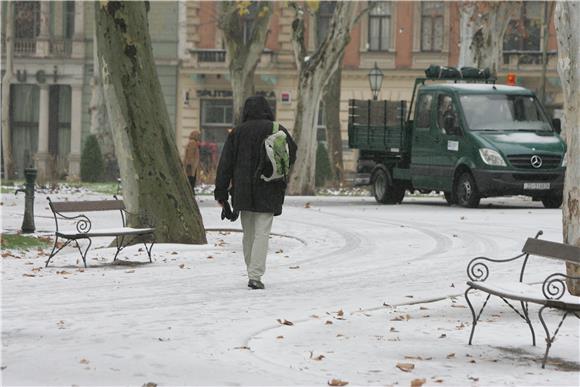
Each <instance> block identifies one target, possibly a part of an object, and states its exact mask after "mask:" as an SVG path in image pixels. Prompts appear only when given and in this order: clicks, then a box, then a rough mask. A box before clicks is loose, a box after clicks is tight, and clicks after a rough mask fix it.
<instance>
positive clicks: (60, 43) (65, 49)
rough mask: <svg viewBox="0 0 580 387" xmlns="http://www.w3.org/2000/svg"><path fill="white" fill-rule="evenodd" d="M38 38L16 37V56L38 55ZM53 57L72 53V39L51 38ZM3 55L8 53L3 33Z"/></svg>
mask: <svg viewBox="0 0 580 387" xmlns="http://www.w3.org/2000/svg"><path fill="white" fill-rule="evenodd" d="M36 43H37V39H24V38H16V39H14V51H13V52H14V56H15V57H33V56H36ZM48 43H49V47H50V54H49V56H51V57H56V58H67V57H70V56H71V53H72V40H70V39H63V38H51V39H50V40H48ZM2 55H6V37H5V36H4V35H2Z"/></svg>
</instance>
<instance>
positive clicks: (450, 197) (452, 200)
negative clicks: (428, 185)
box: [443, 192, 457, 206]
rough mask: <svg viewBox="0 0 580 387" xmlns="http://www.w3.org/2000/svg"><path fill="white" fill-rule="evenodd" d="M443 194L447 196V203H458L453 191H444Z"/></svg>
mask: <svg viewBox="0 0 580 387" xmlns="http://www.w3.org/2000/svg"><path fill="white" fill-rule="evenodd" d="M443 196H445V200H446V201H447V204H449V205H450V206H452V205H453V204H457V200H455V197H454V196H453V192H443Z"/></svg>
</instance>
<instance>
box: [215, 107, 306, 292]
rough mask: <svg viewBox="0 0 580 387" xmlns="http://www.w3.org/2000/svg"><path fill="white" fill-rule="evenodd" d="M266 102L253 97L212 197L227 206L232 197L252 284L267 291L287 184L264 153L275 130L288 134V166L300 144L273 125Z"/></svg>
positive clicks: (232, 135) (225, 154)
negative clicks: (274, 231) (275, 223)
mask: <svg viewBox="0 0 580 387" xmlns="http://www.w3.org/2000/svg"><path fill="white" fill-rule="evenodd" d="M273 121H274V115H273V114H272V111H271V109H270V106H269V105H268V101H266V99H265V98H264V97H262V96H254V97H250V98H248V99H247V100H246V102H245V104H244V111H243V115H242V123H241V124H240V125H238V126H237V127H236V128H234V129H232V131H231V132H230V134H229V135H228V138H227V140H226V143H225V145H224V148H223V151H222V154H221V158H220V161H219V164H218V170H217V175H216V183H215V192H214V197H215V199H216V200H217V201H218V202H219V203H220V205H221V206H222V207H223V206H224V204H225V203H226V202H227V200H228V191H229V194H230V195H231V197H232V206H233V208H234V210H237V211H240V217H241V222H242V229H243V232H244V236H243V250H244V259H245V261H246V266H247V269H248V278H249V282H248V286H249V287H250V288H252V289H264V284H263V283H262V281H261V280H262V276H263V275H264V272H265V271H266V255H267V253H268V242H269V237H270V230H271V228H272V220H273V217H274V216H276V215H280V214H281V213H282V204H283V203H284V194H285V190H286V181H285V179H284V178H282V179H273V180H270V181H268V179H267V178H266V179H264V176H274V170H277V168H276V166H273V165H272V163H271V162H270V161H269V160H268V158H267V157H265V156H264V155H265V154H266V151H265V149H264V148H265V145H264V144H265V140H266V139H267V138H268V137H269V136H271V135H272V134H273V133H276V132H277V131H282V132H284V134H285V135H286V136H285V137H286V143H287V148H286V150H287V152H288V159H289V165H292V164H293V163H294V161H295V160H296V149H297V147H296V144H295V142H294V140H292V137H290V134H289V133H288V131H287V130H286V129H285V128H284V127H282V126H279V125H278V124H277V123H274V122H273Z"/></svg>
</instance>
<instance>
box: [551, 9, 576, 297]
mask: <svg viewBox="0 0 580 387" xmlns="http://www.w3.org/2000/svg"><path fill="white" fill-rule="evenodd" d="M554 18H555V24H556V32H557V35H558V73H559V75H560V81H561V83H562V90H563V92H564V114H565V117H566V125H567V130H566V132H565V134H566V144H567V146H568V150H567V153H566V159H567V161H568V166H567V168H566V178H565V182H564V205H563V208H562V226H563V233H564V235H563V236H564V243H568V244H571V245H574V246H578V247H580V97H579V96H578V92H579V90H580V63H578V59H580V3H576V2H563V1H559V2H558V3H557V4H556V11H555V15H554ZM566 268H567V272H568V275H570V276H580V265H574V264H571V263H567V264H566ZM568 291H569V292H570V293H571V294H574V295H576V296H580V281H579V280H570V281H568Z"/></svg>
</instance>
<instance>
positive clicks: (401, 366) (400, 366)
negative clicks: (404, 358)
mask: <svg viewBox="0 0 580 387" xmlns="http://www.w3.org/2000/svg"><path fill="white" fill-rule="evenodd" d="M397 368H398V369H400V370H401V371H403V372H411V371H412V370H413V369H414V368H415V364H413V363H397Z"/></svg>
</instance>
